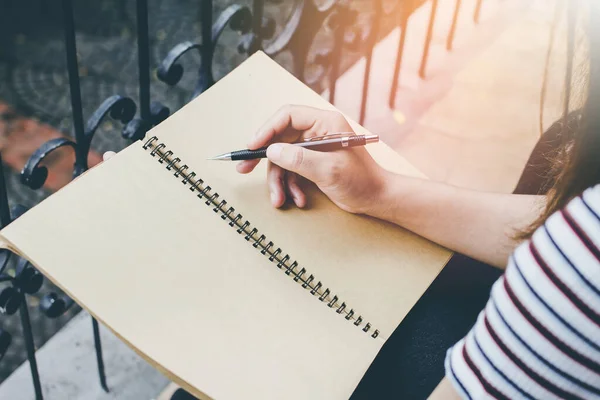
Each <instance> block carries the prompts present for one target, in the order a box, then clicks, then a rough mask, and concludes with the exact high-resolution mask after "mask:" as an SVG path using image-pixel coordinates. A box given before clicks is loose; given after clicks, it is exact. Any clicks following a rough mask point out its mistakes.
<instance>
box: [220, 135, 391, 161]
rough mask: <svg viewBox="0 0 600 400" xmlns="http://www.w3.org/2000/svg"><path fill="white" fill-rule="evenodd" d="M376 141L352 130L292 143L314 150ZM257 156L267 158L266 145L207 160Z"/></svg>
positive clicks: (334, 148)
mask: <svg viewBox="0 0 600 400" xmlns="http://www.w3.org/2000/svg"><path fill="white" fill-rule="evenodd" d="M378 141H379V136H377V135H357V134H355V133H353V132H342V133H336V134H331V135H325V136H317V137H313V138H309V139H304V141H302V142H297V143H292V144H293V145H295V146H300V147H304V148H306V149H310V150H315V151H335V150H343V149H347V148H350V147H355V146H364V145H366V144H368V143H376V142H378ZM259 158H267V148H266V147H262V148H260V149H257V150H238V151H232V152H231V153H225V154H221V155H219V156H216V157H213V158H209V160H221V161H240V160H256V159H259Z"/></svg>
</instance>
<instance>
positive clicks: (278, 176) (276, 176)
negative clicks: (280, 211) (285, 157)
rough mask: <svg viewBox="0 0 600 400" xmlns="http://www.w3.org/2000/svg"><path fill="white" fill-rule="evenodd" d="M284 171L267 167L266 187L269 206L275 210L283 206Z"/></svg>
mask: <svg viewBox="0 0 600 400" xmlns="http://www.w3.org/2000/svg"><path fill="white" fill-rule="evenodd" d="M284 178H285V171H284V170H283V169H282V168H281V167H279V166H277V165H275V164H273V163H269V164H268V166H267V185H268V186H269V193H270V195H271V204H272V205H273V207H275V208H279V207H281V206H283V204H284V203H285V187H284Z"/></svg>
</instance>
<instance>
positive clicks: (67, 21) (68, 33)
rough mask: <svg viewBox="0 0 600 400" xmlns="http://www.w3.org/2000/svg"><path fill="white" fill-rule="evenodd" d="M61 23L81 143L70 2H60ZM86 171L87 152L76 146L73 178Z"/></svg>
mask: <svg viewBox="0 0 600 400" xmlns="http://www.w3.org/2000/svg"><path fill="white" fill-rule="evenodd" d="M62 11H63V23H64V25H65V30H64V32H65V47H66V55H67V70H68V72H69V89H70V93H71V111H72V112H73V129H74V130H75V141H76V142H77V143H83V141H84V127H83V109H82V103H81V89H80V87H79V65H78V62H77V46H76V43H75V21H74V20H73V3H72V1H71V0H63V1H62ZM86 169H87V152H83V151H82V149H81V148H80V147H79V146H77V147H76V148H75V169H74V171H73V175H74V176H78V175H79V174H81V173H82V172H83V171H85V170H86Z"/></svg>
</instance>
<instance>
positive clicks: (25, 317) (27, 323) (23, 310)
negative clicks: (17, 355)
mask: <svg viewBox="0 0 600 400" xmlns="http://www.w3.org/2000/svg"><path fill="white" fill-rule="evenodd" d="M21 296H22V297H23V298H22V299H21V305H20V307H19V313H20V315H21V326H22V328H23V339H24V340H25V349H26V350H27V359H28V360H29V369H30V370H31V379H32V380H33V389H34V391H35V398H36V400H43V398H44V397H43V396H42V385H41V383H40V374H39V372H38V367H37V360H36V359H35V343H34V342H33V334H32V333H31V332H32V331H31V320H30V319H29V310H28V309H27V301H26V300H25V295H23V294H22V295H21Z"/></svg>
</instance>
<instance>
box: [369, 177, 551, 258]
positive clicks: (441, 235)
mask: <svg viewBox="0 0 600 400" xmlns="http://www.w3.org/2000/svg"><path fill="white" fill-rule="evenodd" d="M386 181H387V183H386V185H385V187H386V189H385V190H384V191H383V193H382V195H381V201H379V202H378V204H377V205H376V206H375V207H374V208H373V210H372V211H371V212H369V214H371V215H373V216H375V217H377V218H381V219H384V220H387V221H390V222H393V223H395V224H398V225H400V226H402V227H404V228H406V229H408V230H410V231H413V232H415V233H416V234H418V235H421V236H423V237H425V238H427V239H429V240H432V241H434V242H436V243H439V244H440V245H442V246H444V247H447V248H449V249H451V250H454V251H457V252H459V253H462V254H465V255H467V256H470V257H472V258H475V259H477V260H480V261H483V262H485V263H488V264H491V265H494V266H496V267H499V268H504V267H505V266H506V262H507V260H508V256H509V255H510V253H511V251H512V250H513V249H514V247H515V246H516V245H517V244H518V243H517V242H516V241H515V240H514V235H515V233H516V232H518V230H519V229H522V228H525V227H526V226H528V225H529V224H530V223H531V222H533V221H534V220H535V218H536V217H537V216H538V215H539V213H540V212H541V209H542V207H543V204H544V202H545V197H544V196H526V195H513V194H499V193H485V192H477V191H473V190H468V189H462V188H458V187H454V186H451V185H447V184H442V183H436V182H431V181H427V180H423V179H417V178H408V177H404V176H400V175H393V174H389V175H388V176H387V177H386Z"/></svg>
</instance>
